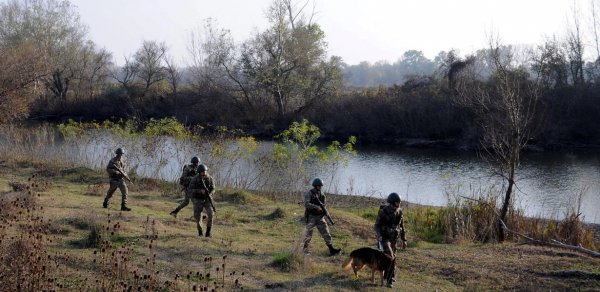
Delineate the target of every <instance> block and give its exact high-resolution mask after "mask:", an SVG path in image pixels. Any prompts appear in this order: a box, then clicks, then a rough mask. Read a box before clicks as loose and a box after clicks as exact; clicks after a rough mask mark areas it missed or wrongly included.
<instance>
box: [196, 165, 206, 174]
mask: <svg viewBox="0 0 600 292" xmlns="http://www.w3.org/2000/svg"><path fill="white" fill-rule="evenodd" d="M197 170H198V173H201V172H205V171H207V170H208V167H206V165H204V164H200V165H198V169H197Z"/></svg>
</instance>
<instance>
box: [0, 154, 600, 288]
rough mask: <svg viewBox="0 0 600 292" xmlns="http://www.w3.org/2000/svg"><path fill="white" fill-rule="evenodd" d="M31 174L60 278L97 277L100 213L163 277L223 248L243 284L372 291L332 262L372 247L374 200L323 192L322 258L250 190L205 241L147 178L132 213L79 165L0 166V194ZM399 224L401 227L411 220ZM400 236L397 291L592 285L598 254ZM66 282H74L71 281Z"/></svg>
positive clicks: (298, 226)
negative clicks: (283, 263) (327, 241)
mask: <svg viewBox="0 0 600 292" xmlns="http://www.w3.org/2000/svg"><path fill="white" fill-rule="evenodd" d="M34 173H35V174H38V176H37V178H36V179H37V181H38V182H39V184H40V192H39V193H40V197H39V201H38V203H39V204H40V205H42V206H44V210H45V217H46V218H47V219H50V222H51V230H53V234H54V236H55V240H53V243H52V244H51V245H52V247H51V248H52V251H53V252H56V253H57V254H59V255H64V256H63V257H64V263H65V265H64V266H65V267H64V268H61V270H60V271H59V272H60V273H62V274H64V275H65V278H68V275H69V274H71V273H76V274H80V275H85V276H89V277H91V278H93V277H94V275H97V274H96V273H97V272H96V271H95V270H94V267H95V266H94V264H93V263H92V261H93V259H94V258H96V257H97V256H95V255H94V249H92V248H81V247H79V246H78V245H77V244H76V243H77V242H79V241H81V240H82V239H83V238H85V237H86V236H87V235H88V234H89V232H90V231H89V230H90V226H91V225H93V224H96V225H107V224H108V223H107V220H108V219H107V218H110V220H111V223H110V224H114V223H115V222H118V223H119V224H120V226H121V227H120V230H119V231H118V234H117V235H116V236H115V237H114V238H113V242H114V243H115V244H116V245H120V244H127V245H129V246H131V247H132V250H133V255H134V256H133V258H134V262H135V264H136V265H138V266H140V267H145V268H148V269H152V270H157V271H160V274H161V275H162V276H164V277H165V278H169V279H172V278H173V277H174V275H175V274H176V273H177V274H179V275H186V274H188V273H189V272H193V273H195V272H197V271H201V272H202V271H205V269H206V266H207V265H206V264H205V262H204V258H205V257H207V256H212V257H214V264H213V267H212V269H213V270H214V267H216V266H220V265H221V263H222V256H224V255H226V256H227V260H226V261H227V262H226V269H227V271H228V273H229V272H230V271H235V272H236V275H235V276H227V277H226V281H229V282H228V283H231V282H232V281H233V279H234V278H238V279H240V281H241V283H242V285H243V286H244V288H245V289H246V290H247V289H257V290H258V289H264V288H265V287H275V289H276V290H288V289H291V290H311V291H320V290H322V291H331V290H356V289H358V290H361V291H369V290H379V289H380V287H377V286H374V285H373V284H371V283H370V282H369V281H368V280H367V278H368V276H369V275H370V272H369V271H368V268H366V269H365V271H363V272H362V273H361V274H359V275H360V277H361V278H360V279H359V280H358V281H357V280H353V279H352V277H351V275H352V272H351V271H343V270H342V269H341V268H340V266H341V264H342V263H343V261H344V260H345V259H346V258H347V254H348V253H349V252H350V251H351V250H353V249H355V248H358V247H362V246H373V243H374V242H375V238H374V234H373V231H372V224H373V221H372V220H371V219H365V218H363V217H368V216H361V215H365V214H366V213H369V212H370V213H371V214H372V213H373V212H374V210H376V208H377V206H378V204H379V202H378V201H377V200H370V199H361V198H342V197H340V198H332V200H330V202H331V206H330V209H331V212H332V216H333V217H334V219H335V220H336V221H337V222H336V223H337V224H336V225H335V227H333V228H332V234H333V236H334V245H336V246H342V247H343V248H344V251H345V254H342V255H341V256H335V257H330V256H328V254H327V248H326V246H325V245H324V244H323V241H322V239H321V238H320V236H319V234H318V232H317V231H316V230H315V234H314V236H313V242H312V250H313V253H312V255H310V256H303V255H302V254H301V253H300V252H299V249H300V241H301V240H302V238H303V233H304V225H303V223H302V220H301V219H302V217H301V216H302V214H303V211H304V210H303V207H302V205H300V204H298V203H297V202H283V201H278V202H276V201H273V200H269V199H266V198H263V197H261V196H260V194H254V195H253V194H248V193H235V192H232V191H222V190H221V191H219V192H218V193H217V195H216V198H215V199H216V206H217V210H218V212H217V213H216V217H215V223H214V227H213V228H214V229H213V234H214V235H213V237H212V238H210V239H206V238H199V237H198V236H196V231H195V227H194V223H193V222H192V221H191V220H190V219H189V218H190V216H191V214H192V209H191V205H190V206H188V207H186V208H185V209H184V210H182V212H180V215H179V218H178V219H174V218H172V217H171V216H169V215H168V214H169V211H171V210H172V209H173V208H174V207H175V206H176V205H177V200H176V199H175V196H174V195H165V193H173V192H172V191H171V192H169V191H164V188H161V187H153V188H151V190H150V188H148V189H147V190H145V188H144V186H146V185H147V184H138V185H135V186H132V187H131V195H130V197H129V205H130V207H132V208H133V211H132V212H128V213H121V212H119V211H118V209H117V208H118V207H119V201H120V194H119V193H118V191H117V193H116V194H115V197H113V200H112V202H111V205H110V207H109V209H108V210H106V209H103V208H101V205H102V199H103V196H104V193H105V192H106V189H107V184H106V182H105V178H104V174H103V173H98V172H94V171H91V170H88V169H85V168H75V169H61V168H58V167H55V166H54V167H48V166H39V165H38V166H31V165H21V166H18V167H8V166H6V165H0V192H2V193H7V192H9V191H10V187H9V182H26V181H27V178H28V177H30V176H31V175H32V174H34ZM234 198H238V199H239V198H243V199H244V200H245V202H243V203H240V202H236V200H235V199H234ZM237 201H239V200H237ZM298 201H300V198H298ZM357 206H360V208H357ZM277 208H280V209H281V210H282V211H283V212H282V213H283V214H284V215H285V216H284V217H283V218H278V219H273V218H272V217H273V216H270V215H271V214H272V213H273V212H274V211H275V210H276V209H277ZM152 222H153V223H152ZM407 228H408V229H409V232H410V228H411V226H408V227H407ZM409 234H410V233H409ZM150 235H155V236H156V237H157V238H156V239H155V240H154V241H152V248H150V247H149V244H150V240H149V239H147V238H148V236H150ZM409 242H410V245H409V249H407V250H406V251H401V252H399V273H398V275H399V276H398V277H397V279H398V281H397V283H396V287H397V288H399V289H400V290H402V291H418V290H427V291H432V290H436V289H438V290H442V291H458V290H465V289H466V290H481V289H483V290H497V289H500V290H504V289H517V290H521V289H523V290H565V289H575V288H578V289H581V290H595V289H600V260H599V259H592V258H589V257H586V256H583V255H580V254H576V253H573V252H571V251H566V250H560V249H553V248H547V247H536V246H530V245H519V244H515V243H506V244H489V245H479V244H471V243H464V244H452V245H447V244H430V243H426V242H414V239H413V238H411V236H410V235H409ZM281 252H284V253H285V252H289V253H295V254H297V255H298V259H297V261H296V262H294V263H293V264H292V271H291V272H286V271H283V270H282V269H281V268H279V267H276V266H274V265H273V264H272V263H273V260H274V258H275V257H276V255H277V254H278V253H281ZM153 253H156V264H155V265H153V266H149V265H148V264H145V263H144V262H145V260H146V258H147V257H149V256H150V255H151V254H153ZM572 269H578V270H585V271H588V272H592V273H593V275H594V276H593V277H591V278H590V277H587V278H585V277H583V278H582V277H557V276H552V273H553V272H556V271H562V270H572ZM242 272H243V273H244V276H241V273H242ZM65 281H66V282H68V281H67V280H65ZM377 282H378V281H376V283H377ZM192 284H193V283H192ZM73 285H74V286H73V287H77V286H76V285H77V283H73ZM190 285H191V284H190V283H189V282H186V281H182V282H181V284H180V286H179V287H180V288H181V289H189V287H190Z"/></svg>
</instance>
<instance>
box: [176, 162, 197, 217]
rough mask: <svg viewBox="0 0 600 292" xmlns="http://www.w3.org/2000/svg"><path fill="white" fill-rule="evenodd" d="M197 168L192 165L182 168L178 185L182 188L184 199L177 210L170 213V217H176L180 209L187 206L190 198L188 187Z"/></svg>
mask: <svg viewBox="0 0 600 292" xmlns="http://www.w3.org/2000/svg"><path fill="white" fill-rule="evenodd" d="M197 168H198V166H197V165H194V164H188V165H186V166H184V167H183V171H182V172H181V177H180V178H179V184H180V185H181V186H182V187H183V191H184V193H185V198H183V201H182V202H181V204H179V206H177V208H175V210H173V211H172V212H171V215H173V216H176V215H177V213H178V212H179V211H180V210H181V209H183V208H185V206H187V205H188V204H189V203H190V197H189V196H188V187H189V185H190V182H191V181H192V179H193V178H194V176H196V174H197V172H196V169H197Z"/></svg>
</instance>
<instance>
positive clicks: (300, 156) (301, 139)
mask: <svg viewBox="0 0 600 292" xmlns="http://www.w3.org/2000/svg"><path fill="white" fill-rule="evenodd" d="M320 136H321V132H320V130H319V128H318V127H317V126H315V125H313V124H310V123H309V122H308V120H306V119H304V120H302V122H293V123H292V124H291V125H290V126H289V128H288V129H286V130H284V131H282V132H281V133H280V134H278V135H276V136H275V137H276V138H279V139H280V141H281V142H282V143H276V144H275V145H274V146H273V149H272V157H273V159H274V160H275V162H276V165H277V166H278V167H279V168H282V169H285V170H287V172H288V173H287V174H286V175H287V177H285V180H286V181H287V182H288V183H289V185H290V186H291V187H292V189H293V190H298V189H299V188H300V187H301V183H303V182H305V181H308V177H306V175H307V174H311V173H310V172H308V170H307V169H306V165H307V163H314V164H329V165H331V166H334V167H335V166H336V165H337V163H338V162H339V161H345V156H344V154H354V153H355V152H354V148H353V147H354V144H355V143H356V138H355V137H353V136H351V137H350V138H349V139H348V142H347V143H346V144H344V145H341V144H340V143H339V142H338V141H333V142H332V143H331V144H330V145H329V146H328V147H326V148H325V150H321V149H320V148H319V147H318V146H317V145H316V142H317V140H318V139H319V137H320ZM335 170H336V169H332V171H335ZM332 176H333V174H332Z"/></svg>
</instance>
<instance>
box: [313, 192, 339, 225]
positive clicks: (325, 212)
mask: <svg viewBox="0 0 600 292" xmlns="http://www.w3.org/2000/svg"><path fill="white" fill-rule="evenodd" d="M315 199H317V205H319V207H321V209H322V210H323V213H324V214H325V215H324V216H325V218H327V220H329V223H331V225H335V223H334V222H333V219H331V216H330V215H329V211H327V208H325V204H323V202H321V200H319V197H318V196H315Z"/></svg>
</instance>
